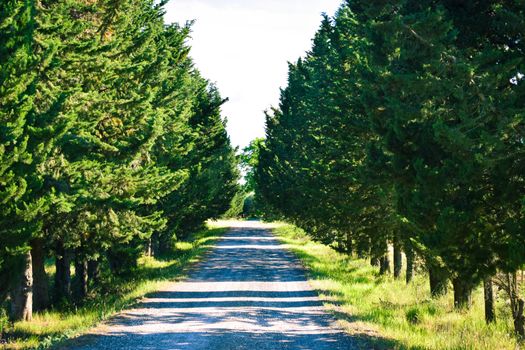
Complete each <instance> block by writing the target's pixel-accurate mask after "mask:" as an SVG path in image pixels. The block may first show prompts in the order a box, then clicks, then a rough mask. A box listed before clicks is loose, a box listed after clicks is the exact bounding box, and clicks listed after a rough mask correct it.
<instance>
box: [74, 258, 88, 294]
mask: <svg viewBox="0 0 525 350" xmlns="http://www.w3.org/2000/svg"><path fill="white" fill-rule="evenodd" d="M75 277H76V286H77V290H76V297H77V300H79V301H82V300H84V299H85V298H86V296H87V293H88V263H87V260H86V258H84V256H83V255H82V254H81V253H80V252H77V254H76V257H75Z"/></svg>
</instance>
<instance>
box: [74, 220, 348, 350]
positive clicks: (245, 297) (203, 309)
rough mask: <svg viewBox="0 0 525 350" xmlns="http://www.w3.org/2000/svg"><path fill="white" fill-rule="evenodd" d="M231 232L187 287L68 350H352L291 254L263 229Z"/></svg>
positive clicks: (174, 287)
mask: <svg viewBox="0 0 525 350" xmlns="http://www.w3.org/2000/svg"><path fill="white" fill-rule="evenodd" d="M239 226H241V227H234V228H231V230H230V231H229V232H228V233H227V234H226V235H225V236H224V237H223V238H222V239H221V240H220V241H219V242H218V243H217V245H216V246H215V247H214V248H213V249H212V251H211V252H210V253H209V254H208V255H207V256H206V257H205V259H204V260H203V261H202V262H201V263H199V264H198V265H196V266H195V268H194V269H193V270H192V272H190V275H189V278H188V279H187V280H185V282H180V283H173V284H171V285H169V286H168V287H167V288H166V290H163V291H159V292H158V293H155V294H154V295H152V296H150V297H148V298H146V299H144V301H143V302H142V303H141V304H140V305H138V307H137V308H136V309H133V310H129V311H126V312H124V313H122V314H121V315H120V316H118V317H116V318H114V319H113V320H112V321H111V322H109V323H107V324H105V325H104V326H102V327H99V328H98V329H96V330H94V331H93V332H92V333H91V334H88V335H86V336H82V337H80V338H79V339H77V340H76V341H75V342H74V343H73V344H76V345H74V346H72V347H67V348H68V349H78V350H92V349H143V350H146V349H148V350H150V349H151V350H153V349H170V350H176V349H177V350H178V349H181V350H182V349H184V350H186V349H187V350H201V349H210V350H230V349H251V350H266V349H312V350H314V349H315V350H325V349H326V350H328V349H330V350H338V349H345V350H349V349H354V348H356V347H355V345H354V341H353V339H352V338H351V337H350V336H348V335H346V334H345V333H344V331H343V330H342V329H341V328H339V327H338V326H337V324H336V321H335V319H333V318H332V316H330V315H329V314H327V312H326V311H325V310H324V308H323V305H322V303H321V301H320V300H319V298H318V296H317V294H316V293H315V291H313V290H312V288H311V287H310V286H309V284H308V282H307V280H306V276H305V273H304V270H303V269H302V267H301V266H300V264H299V262H298V261H297V259H296V258H295V257H294V256H293V255H292V253H290V252H288V251H286V250H285V249H284V248H283V246H282V245H281V244H280V243H279V242H278V241H277V240H276V238H275V237H274V236H273V235H272V234H271V233H270V231H269V230H268V229H267V228H265V226H264V225H262V224H259V223H253V222H252V223H250V222H249V223H246V224H242V225H239Z"/></svg>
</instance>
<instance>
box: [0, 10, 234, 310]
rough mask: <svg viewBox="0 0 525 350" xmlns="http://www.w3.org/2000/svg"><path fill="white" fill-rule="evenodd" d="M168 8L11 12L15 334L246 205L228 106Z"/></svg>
mask: <svg viewBox="0 0 525 350" xmlns="http://www.w3.org/2000/svg"><path fill="white" fill-rule="evenodd" d="M164 3H165V2H164V1H161V2H159V1H154V0H94V1H85V0H67V1H65V0H64V1H62V0H61V1H55V0H53V1H51V0H49V1H48V0H39V1H37V0H29V1H28V0H5V1H2V2H1V4H0V302H3V301H4V300H5V299H6V298H9V299H10V302H11V305H12V307H11V314H12V318H13V319H14V320H20V319H25V320H30V319H31V315H32V310H33V309H36V310H42V309H45V308H48V307H50V305H51V303H52V302H55V303H57V302H63V301H64V300H65V301H71V300H75V301H76V302H81V301H82V300H84V299H85V298H86V296H87V295H88V292H89V289H90V288H92V289H95V290H96V288H97V286H98V285H99V284H100V282H101V281H102V280H103V279H104V278H107V276H115V275H122V274H126V273H128V272H129V271H131V270H133V268H134V267H135V266H136V263H137V258H138V257H139V255H141V254H143V253H144V252H145V251H151V252H153V254H162V253H164V252H168V251H169V250H170V249H171V247H172V243H173V240H174V239H176V238H177V237H181V236H183V235H185V234H187V233H189V232H192V231H193V230H195V229H197V228H199V226H201V225H202V224H203V223H204V221H205V220H206V219H208V218H212V217H217V216H219V215H221V214H222V213H223V212H224V211H226V210H227V209H228V207H229V203H230V201H231V199H232V197H233V196H234V194H235V193H236V191H237V178H238V175H239V174H238V170H237V158H236V156H235V152H234V150H233V149H232V147H231V145H230V141H229V138H228V136H227V133H226V131H225V122H224V121H223V120H222V119H221V115H220V107H221V105H222V104H223V103H224V102H225V100H223V99H222V98H221V97H220V95H219V93H218V91H217V90H216V89H215V88H214V86H213V85H211V84H210V83H209V82H208V81H207V80H205V79H204V78H202V77H201V76H200V74H199V72H198V71H197V70H196V69H195V68H194V66H193V63H192V61H191V59H190V58H189V57H188V53H189V51H190V48H189V46H188V45H187V43H186V41H187V38H188V36H189V33H190V25H191V24H188V25H186V26H179V25H175V24H174V25H166V24H165V23H164V21H163V15H164V11H163V5H164ZM48 258H53V260H54V263H55V265H56V273H55V278H54V282H53V283H51V285H52V286H53V288H52V290H51V289H50V283H49V282H48V276H47V275H46V270H45V261H46V259H48ZM72 265H74V267H75V278H74V281H73V283H72V278H71V266H72ZM50 296H53V298H51V297H50Z"/></svg>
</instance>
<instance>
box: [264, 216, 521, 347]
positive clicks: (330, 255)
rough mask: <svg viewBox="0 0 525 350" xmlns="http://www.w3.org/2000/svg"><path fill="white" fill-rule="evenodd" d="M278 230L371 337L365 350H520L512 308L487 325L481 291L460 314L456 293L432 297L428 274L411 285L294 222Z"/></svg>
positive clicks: (502, 308)
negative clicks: (338, 249) (383, 273)
mask: <svg viewBox="0 0 525 350" xmlns="http://www.w3.org/2000/svg"><path fill="white" fill-rule="evenodd" d="M274 231H275V232H276V234H277V235H278V236H279V237H280V239H281V240H282V241H283V243H285V244H287V246H288V247H289V248H290V249H291V250H292V251H294V252H295V253H296V254H297V256H298V257H299V258H300V259H301V261H302V262H303V264H304V265H305V267H306V268H307V269H308V271H309V274H310V278H311V284H312V286H313V287H314V288H316V289H317V290H318V291H319V292H320V293H321V296H322V298H323V299H324V301H325V305H326V306H327V308H328V309H329V310H330V311H331V312H332V313H333V314H334V315H336V317H337V318H338V319H339V320H340V323H341V324H342V325H343V327H344V328H345V329H346V330H347V331H348V332H349V333H351V334H354V335H356V336H359V337H360V338H363V339H367V340H368V341H367V343H364V344H365V345H362V347H363V348H365V349H369V348H374V349H378V348H379V349H381V348H384V349H440V350H441V349H472V350H477V349H491V350H492V349H498V350H506V349H508V350H511V349H512V350H515V349H519V345H518V344H517V341H516V338H515V337H514V336H513V326H512V321H511V319H510V317H509V315H508V311H507V309H508V306H506V305H504V304H503V303H502V302H500V304H499V305H498V316H499V319H498V323H497V324H496V325H493V326H487V325H485V321H484V313H483V293H482V290H481V289H478V290H476V291H475V293H474V295H473V300H474V305H473V307H472V309H471V310H469V311H466V312H457V311H455V310H454V307H453V299H452V295H450V294H451V293H449V295H447V296H444V297H442V298H440V299H437V300H434V299H431V298H430V297H429V287H428V283H427V279H426V276H424V275H418V276H416V277H415V279H414V282H413V283H412V284H410V285H409V286H407V285H406V284H405V283H404V279H401V280H395V279H393V278H392V277H380V276H378V272H377V268H374V267H372V266H370V264H369V262H368V261H365V260H360V259H353V258H348V257H347V256H345V255H343V254H339V253H337V252H335V251H334V250H333V249H331V248H329V247H327V246H325V245H322V244H320V243H316V242H313V241H312V240H311V239H310V238H308V237H307V236H306V235H305V234H304V232H303V231H302V230H299V229H297V228H295V227H293V226H290V225H285V226H280V227H277V228H276V229H275V230H274Z"/></svg>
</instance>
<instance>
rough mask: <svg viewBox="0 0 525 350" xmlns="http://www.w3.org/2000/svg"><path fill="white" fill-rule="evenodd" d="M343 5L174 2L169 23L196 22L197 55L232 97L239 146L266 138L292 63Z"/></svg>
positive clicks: (232, 128) (227, 111) (319, 0)
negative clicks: (267, 115) (267, 119)
mask: <svg viewBox="0 0 525 350" xmlns="http://www.w3.org/2000/svg"><path fill="white" fill-rule="evenodd" d="M341 3H342V0H171V1H170V2H169V3H168V4H167V5H166V22H168V23H173V22H178V23H181V24H184V23H186V21H189V20H195V21H196V22H195V24H194V26H193V32H192V39H191V41H190V45H191V46H192V51H191V52H192V53H191V56H192V57H193V59H194V61H195V64H196V66H197V68H198V69H199V70H200V71H201V73H202V74H203V76H204V77H206V78H207V79H209V80H210V81H211V82H213V83H215V84H216V85H217V86H218V88H219V91H220V92H221V95H222V96H223V97H227V98H229V102H227V103H226V104H225V105H224V106H223V115H224V116H225V117H227V118H228V133H229V134H230V138H231V141H232V144H233V145H234V146H239V147H241V148H242V147H244V146H246V145H248V143H249V142H250V141H251V140H253V139H254V138H256V137H262V136H264V111H265V110H268V109H269V108H270V107H272V106H278V103H279V93H280V91H279V88H281V87H285V86H286V79H287V73H288V62H295V61H297V59H298V58H299V57H301V56H304V54H305V52H306V51H308V50H309V49H310V48H311V46H312V41H311V40H312V38H313V36H314V34H315V32H316V31H317V29H318V28H319V25H320V24H321V19H322V17H321V14H322V13H323V12H324V13H327V14H328V15H333V14H334V13H335V11H336V10H337V9H338V7H339V5H340V4H341Z"/></svg>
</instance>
